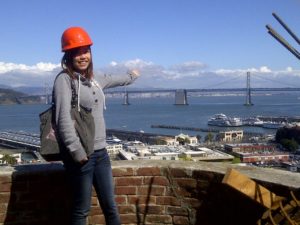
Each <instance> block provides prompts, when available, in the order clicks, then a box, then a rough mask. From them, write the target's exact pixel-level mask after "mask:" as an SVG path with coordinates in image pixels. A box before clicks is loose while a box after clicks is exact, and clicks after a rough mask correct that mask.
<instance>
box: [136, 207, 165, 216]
mask: <svg viewBox="0 0 300 225" xmlns="http://www.w3.org/2000/svg"><path fill="white" fill-rule="evenodd" d="M138 211H139V213H142V214H155V215H159V214H165V208H164V206H160V205H139V206H138Z"/></svg>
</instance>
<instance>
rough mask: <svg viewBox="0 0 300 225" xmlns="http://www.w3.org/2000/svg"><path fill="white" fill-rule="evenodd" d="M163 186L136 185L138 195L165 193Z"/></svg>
mask: <svg viewBox="0 0 300 225" xmlns="http://www.w3.org/2000/svg"><path fill="white" fill-rule="evenodd" d="M165 189H166V188H165V187H153V186H150V187H149V186H144V187H138V191H137V193H138V195H153V196H158V195H160V196H161V195H164V194H165Z"/></svg>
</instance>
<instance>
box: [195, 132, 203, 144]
mask: <svg viewBox="0 0 300 225" xmlns="http://www.w3.org/2000/svg"><path fill="white" fill-rule="evenodd" d="M196 138H197V140H198V142H199V143H200V142H201V138H202V137H201V135H200V134H197V136H196Z"/></svg>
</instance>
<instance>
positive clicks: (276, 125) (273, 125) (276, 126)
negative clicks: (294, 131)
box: [262, 121, 286, 129]
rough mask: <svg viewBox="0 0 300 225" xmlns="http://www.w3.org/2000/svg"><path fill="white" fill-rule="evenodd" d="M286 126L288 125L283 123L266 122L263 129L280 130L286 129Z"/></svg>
mask: <svg viewBox="0 0 300 225" xmlns="http://www.w3.org/2000/svg"><path fill="white" fill-rule="evenodd" d="M285 125H286V123H282V122H274V121H266V122H264V123H263V125H262V127H263V128H268V129H279V128H281V127H284V126H285Z"/></svg>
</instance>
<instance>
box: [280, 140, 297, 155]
mask: <svg viewBox="0 0 300 225" xmlns="http://www.w3.org/2000/svg"><path fill="white" fill-rule="evenodd" d="M280 144H282V146H283V147H284V148H286V149H287V150H288V151H291V152H293V151H296V150H297V149H298V147H299V144H298V143H297V141H295V140H294V139H287V138H283V139H281V141H280Z"/></svg>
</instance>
